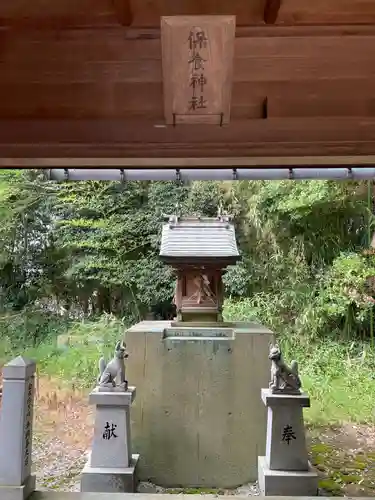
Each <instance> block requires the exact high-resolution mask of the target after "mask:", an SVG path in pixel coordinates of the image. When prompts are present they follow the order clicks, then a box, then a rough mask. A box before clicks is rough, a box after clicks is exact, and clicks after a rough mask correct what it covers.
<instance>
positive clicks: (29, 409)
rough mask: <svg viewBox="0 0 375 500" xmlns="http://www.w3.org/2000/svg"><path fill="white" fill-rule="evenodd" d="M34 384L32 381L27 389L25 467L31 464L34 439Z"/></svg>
mask: <svg viewBox="0 0 375 500" xmlns="http://www.w3.org/2000/svg"><path fill="white" fill-rule="evenodd" d="M33 387H34V386H33V382H32V381H30V382H29V384H28V387H27V396H26V397H27V399H26V416H25V451H24V466H25V467H28V465H29V464H30V446H31V438H32V433H31V429H32V418H33Z"/></svg>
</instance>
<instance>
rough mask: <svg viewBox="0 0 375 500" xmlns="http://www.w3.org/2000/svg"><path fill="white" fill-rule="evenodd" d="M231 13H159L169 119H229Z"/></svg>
mask: <svg viewBox="0 0 375 500" xmlns="http://www.w3.org/2000/svg"><path fill="white" fill-rule="evenodd" d="M235 31H236V17H235V16H168V17H162V18H161V40H162V61H163V85H164V113H165V120H166V122H167V124H178V123H211V124H217V125H219V124H226V123H229V120H230V104H231V90H232V72H233V55H234V39H235Z"/></svg>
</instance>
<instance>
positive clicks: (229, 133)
mask: <svg viewBox="0 0 375 500" xmlns="http://www.w3.org/2000/svg"><path fill="white" fill-rule="evenodd" d="M73 4H74V5H73ZM181 14H194V15H196V14H204V15H207V14H234V15H237V30H236V40H235V54H234V72H233V83H232V101H231V120H230V123H229V125H226V126H223V127H220V126H216V125H215V126H212V125H210V126H207V125H178V126H176V127H173V126H166V124H165V120H164V115H163V81H162V71H161V42H160V29H159V26H160V16H161V15H181ZM0 66H1V67H0V69H1V71H0V164H1V165H2V166H8V165H9V166H16V165H17V160H16V159H18V160H19V161H18V163H19V164H20V165H21V164H22V163H23V162H26V163H27V162H29V164H30V163H31V164H34V165H35V166H38V165H37V164H38V162H40V161H42V160H43V159H51V158H56V159H67V160H69V159H73V161H75V162H77V164H76V165H71V166H72V167H73V166H76V167H79V166H80V164H79V162H80V159H82V161H84V160H83V159H86V160H87V159H90V158H103V160H104V161H106V162H110V161H111V159H121V158H122V159H133V158H134V159H138V160H140V161H141V162H142V159H144V158H149V159H158V160H159V161H160V165H159V166H160V167H161V166H162V164H163V159H170V158H175V159H177V160H178V159H186V164H188V163H189V158H190V159H198V160H199V158H204V159H205V161H208V160H209V159H216V158H218V159H219V158H220V159H230V158H239V159H240V158H242V159H246V158H250V159H251V158H255V159H258V158H260V159H261V158H286V157H288V158H291V157H292V158H293V157H295V158H300V157H306V156H310V157H314V156H315V157H318V156H319V157H322V156H323V157H326V158H327V164H329V158H334V157H339V156H340V157H351V158H353V165H355V164H356V162H355V158H356V157H361V156H364V155H375V98H374V97H373V89H374V88H375V70H374V68H375V2H374V1H373V0H314V2H312V1H311V0H282V1H281V2H280V1H279V0H278V1H277V0H232V1H231V2H228V1H227V0H217V1H212V0H199V1H198V0H195V1H193V0H181V1H179V2H170V1H167V0H152V1H151V2H150V0H147V1H146V0H130V1H128V2H127V1H125V0H124V1H123V0H103V2H97V1H96V0H75V2H73V3H72V2H68V1H67V0H54V1H53V2H49V3H48V8H47V7H46V3H45V2H43V1H42V0H34V1H33V2H28V3H25V2H24V1H23V0H4V1H3V2H2V3H1V5H0ZM86 160H85V161H86ZM228 161H229V160H228ZM221 163H223V162H221ZM224 163H225V162H224ZM245 163H246V162H245ZM46 166H47V165H46ZM48 166H49V167H53V165H52V164H50V163H49V164H48ZM211 166H213V165H211Z"/></svg>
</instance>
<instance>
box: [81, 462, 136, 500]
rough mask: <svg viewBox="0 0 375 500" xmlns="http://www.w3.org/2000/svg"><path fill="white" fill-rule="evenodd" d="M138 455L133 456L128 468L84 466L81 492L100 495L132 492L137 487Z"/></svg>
mask: <svg viewBox="0 0 375 500" xmlns="http://www.w3.org/2000/svg"><path fill="white" fill-rule="evenodd" d="M138 459H139V455H133V456H132V457H131V461H130V464H129V467H126V468H104V467H92V466H90V464H89V463H87V464H86V466H85V467H84V469H83V471H82V477H81V491H82V492H97V491H100V492H102V493H116V492H117V493H124V492H130V493H132V492H134V491H135V490H136V487H137V478H136V467H137V463H138Z"/></svg>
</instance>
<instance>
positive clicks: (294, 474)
mask: <svg viewBox="0 0 375 500" xmlns="http://www.w3.org/2000/svg"><path fill="white" fill-rule="evenodd" d="M258 482H259V489H260V492H261V494H262V495H264V496H282V497H291V496H292V497H298V496H300V497H308V496H317V495H318V475H317V473H316V472H315V471H314V470H313V468H312V467H311V465H310V464H309V468H308V470H307V471H277V470H271V469H270V468H269V467H268V465H267V459H266V457H259V458H258ZM258 498H261V497H258Z"/></svg>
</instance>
